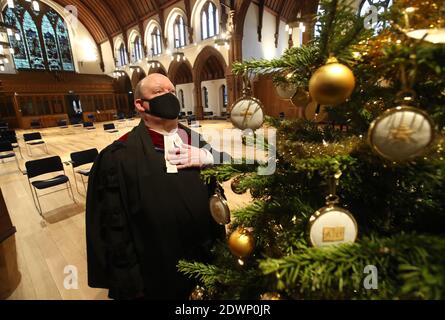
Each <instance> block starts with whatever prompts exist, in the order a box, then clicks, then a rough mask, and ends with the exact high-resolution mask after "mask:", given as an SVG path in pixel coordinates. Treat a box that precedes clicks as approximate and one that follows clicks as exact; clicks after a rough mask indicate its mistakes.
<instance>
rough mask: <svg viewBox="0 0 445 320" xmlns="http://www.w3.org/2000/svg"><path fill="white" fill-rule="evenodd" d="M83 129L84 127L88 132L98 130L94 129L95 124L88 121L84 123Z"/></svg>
mask: <svg viewBox="0 0 445 320" xmlns="http://www.w3.org/2000/svg"><path fill="white" fill-rule="evenodd" d="M83 127H84V128H85V129H87V130H92V129H96V128H95V127H94V124H93V123H92V122H90V121H86V122H84V123H83Z"/></svg>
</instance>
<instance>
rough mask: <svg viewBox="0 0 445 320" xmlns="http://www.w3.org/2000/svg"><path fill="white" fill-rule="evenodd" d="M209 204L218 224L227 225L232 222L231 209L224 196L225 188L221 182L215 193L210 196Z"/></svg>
mask: <svg viewBox="0 0 445 320" xmlns="http://www.w3.org/2000/svg"><path fill="white" fill-rule="evenodd" d="M209 205H210V213H211V214H212V217H213V219H215V221H216V222H217V223H218V224H220V225H225V224H228V223H230V209H229V206H228V205H227V201H226V199H225V198H224V196H223V190H222V187H221V185H220V184H217V186H216V190H215V194H214V195H213V196H211V197H210V200H209Z"/></svg>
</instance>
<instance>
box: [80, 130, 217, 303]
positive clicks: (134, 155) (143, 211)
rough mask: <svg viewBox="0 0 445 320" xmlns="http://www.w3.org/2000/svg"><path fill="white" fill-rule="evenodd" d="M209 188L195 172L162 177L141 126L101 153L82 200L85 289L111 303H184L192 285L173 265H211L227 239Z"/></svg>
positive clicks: (160, 155) (160, 162) (159, 159)
mask: <svg viewBox="0 0 445 320" xmlns="http://www.w3.org/2000/svg"><path fill="white" fill-rule="evenodd" d="M183 129H186V128H183ZM186 130H187V131H188V132H187V133H188V134H189V135H190V134H191V133H190V130H188V129H186ZM213 187H214V186H213ZM213 187H212V188H213ZM212 188H210V189H209V186H208V185H206V184H204V183H203V181H202V180H201V178H200V170H199V168H190V169H185V170H179V172H178V173H177V174H175V173H166V167H165V159H164V152H163V151H162V150H159V148H155V146H154V145H153V141H152V138H151V137H150V134H149V133H148V130H147V128H146V126H145V124H144V122H143V121H141V123H140V124H139V126H137V127H136V128H134V129H133V130H132V131H131V132H130V133H129V134H128V135H127V136H126V137H125V139H122V140H121V141H115V142H114V143H113V144H111V145H110V146H108V147H107V148H105V149H104V150H102V152H100V154H99V156H98V158H97V160H96V161H95V163H94V165H93V167H92V169H91V173H90V177H89V184H88V193H87V200H86V233H87V259H88V285H89V286H90V287H98V288H108V289H109V297H110V298H113V299H132V298H137V297H144V298H147V299H186V298H188V295H189V294H190V291H191V290H192V289H193V287H194V285H195V284H194V281H192V280H190V279H188V278H186V277H185V276H184V275H182V274H181V273H179V272H178V271H177V267H176V265H177V262H178V261H179V260H180V259H188V260H201V261H206V260H208V259H209V257H210V249H211V247H212V245H213V243H214V241H215V239H217V238H221V237H224V229H223V227H221V226H219V225H217V224H216V222H214V220H213V219H212V217H211V214H210V212H209V202H208V198H209V196H210V195H211V193H212V190H211V189H212Z"/></svg>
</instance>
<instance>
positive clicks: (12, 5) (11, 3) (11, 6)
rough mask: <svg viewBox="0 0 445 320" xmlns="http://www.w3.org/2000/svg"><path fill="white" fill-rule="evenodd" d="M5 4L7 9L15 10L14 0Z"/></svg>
mask: <svg viewBox="0 0 445 320" xmlns="http://www.w3.org/2000/svg"><path fill="white" fill-rule="evenodd" d="M6 3H7V4H8V7H9V8H11V9H14V8H15V5H14V0H8V1H7V2H6Z"/></svg>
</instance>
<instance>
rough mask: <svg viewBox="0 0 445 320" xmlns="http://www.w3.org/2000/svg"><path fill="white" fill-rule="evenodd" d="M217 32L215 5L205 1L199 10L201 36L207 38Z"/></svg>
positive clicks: (216, 10) (217, 23)
mask: <svg viewBox="0 0 445 320" xmlns="http://www.w3.org/2000/svg"><path fill="white" fill-rule="evenodd" d="M218 33H219V22H218V9H217V8H216V5H215V4H214V3H213V2H211V1H207V2H206V3H205V4H204V6H203V7H202V11H201V38H202V39H203V40H204V39H207V38H211V37H214V36H215V35H217V34H218Z"/></svg>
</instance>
